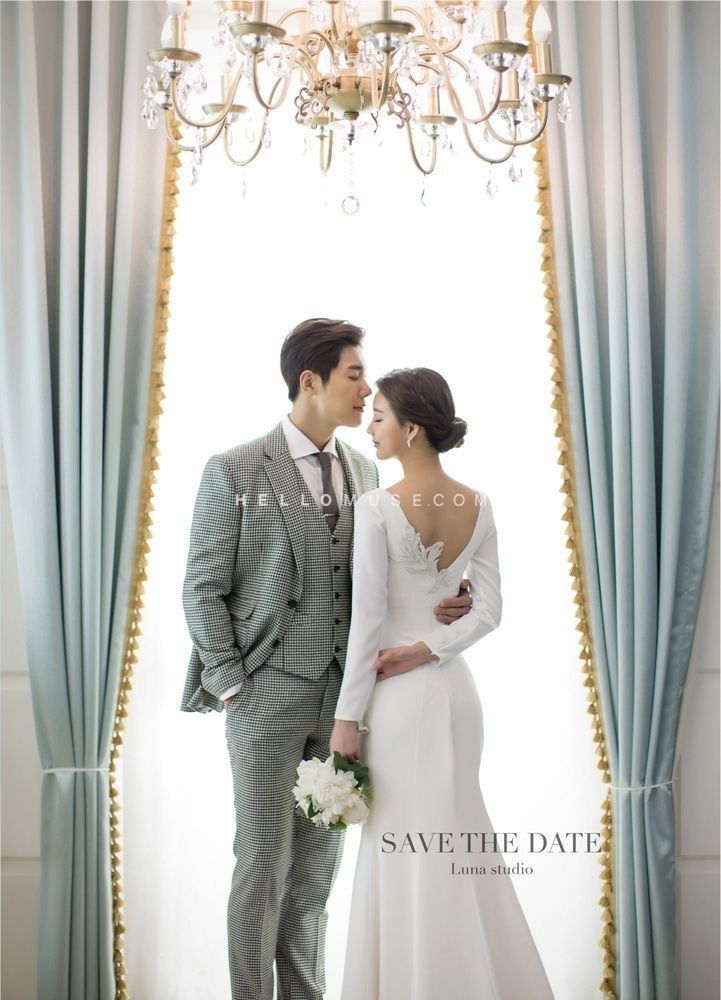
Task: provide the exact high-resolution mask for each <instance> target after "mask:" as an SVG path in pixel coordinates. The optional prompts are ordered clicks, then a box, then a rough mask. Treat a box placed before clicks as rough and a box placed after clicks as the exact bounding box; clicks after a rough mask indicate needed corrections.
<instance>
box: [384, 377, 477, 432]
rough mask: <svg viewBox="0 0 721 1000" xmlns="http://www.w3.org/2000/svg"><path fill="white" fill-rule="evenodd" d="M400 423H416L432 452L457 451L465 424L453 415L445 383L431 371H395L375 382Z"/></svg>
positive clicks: (449, 391)
mask: <svg viewBox="0 0 721 1000" xmlns="http://www.w3.org/2000/svg"><path fill="white" fill-rule="evenodd" d="M376 385H377V386H378V389H379V391H380V392H382V393H383V395H384V396H385V398H386V399H387V400H388V403H389V405H390V407H391V409H392V410H393V413H394V414H395V417H396V419H397V420H398V421H400V422H401V423H404V422H406V421H408V422H410V423H413V424H419V426H421V427H422V428H423V429H424V430H425V432H426V437H427V438H428V442H429V444H430V445H431V446H432V447H433V448H435V449H436V451H440V452H443V451H450V449H451V448H460V446H461V445H462V444H463V439H464V438H465V436H466V431H467V430H468V424H467V423H466V422H465V420H461V418H460V417H457V416H456V406H455V403H454V402H453V396H452V394H451V390H450V388H449V385H448V383H447V382H446V380H445V379H444V378H443V376H442V375H439V374H438V372H436V371H433V369H432V368H395V369H393V371H390V372H388V374H387V375H384V376H383V377H382V378H379V379H378V381H377V382H376Z"/></svg>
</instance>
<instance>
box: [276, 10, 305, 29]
mask: <svg viewBox="0 0 721 1000" xmlns="http://www.w3.org/2000/svg"><path fill="white" fill-rule="evenodd" d="M307 13H308V11H307V9H306V8H305V7H293V8H292V10H287V11H286V12H285V14H281V15H280V17H279V18H278V27H279V28H280V27H281V25H283V24H284V23H285V22H286V21H288V20H290V18H291V17H293V15H294V14H307Z"/></svg>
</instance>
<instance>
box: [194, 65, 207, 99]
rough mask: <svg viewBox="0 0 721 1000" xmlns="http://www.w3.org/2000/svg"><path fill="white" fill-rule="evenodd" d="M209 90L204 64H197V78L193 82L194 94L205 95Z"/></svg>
mask: <svg viewBox="0 0 721 1000" xmlns="http://www.w3.org/2000/svg"><path fill="white" fill-rule="evenodd" d="M207 89H208V81H207V80H206V78H205V70H204V69H203V64H202V63H196V66H195V78H194V80H193V92H194V93H196V94H204V93H205V92H206V90H207Z"/></svg>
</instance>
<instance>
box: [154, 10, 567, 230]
mask: <svg viewBox="0 0 721 1000" xmlns="http://www.w3.org/2000/svg"><path fill="white" fill-rule="evenodd" d="M506 6H507V3H506V0H490V2H487V3H485V4H481V3H480V2H479V0H470V2H465V3H457V2H455V0H436V2H434V3H430V4H424V5H423V6H422V7H419V8H418V9H415V8H413V7H406V6H403V5H402V4H394V3H392V2H381V3H380V4H379V5H378V19H377V20H373V21H368V22H365V23H359V20H360V17H359V3H358V0H311V2H309V3H307V4H305V5H303V6H300V7H294V8H292V9H289V10H286V11H284V12H283V13H282V14H281V16H280V17H278V19H277V21H276V22H275V23H274V22H272V21H270V20H269V17H268V3H267V2H266V0H254V2H249V0H219V2H217V3H216V4H215V7H216V9H217V11H218V16H219V20H218V30H217V33H216V34H215V35H214V38H213V42H214V44H215V46H216V47H217V48H218V49H219V50H220V56H221V59H222V60H223V72H222V74H221V76H220V87H219V91H220V99H219V100H216V101H211V102H207V103H203V104H202V105H201V107H200V108H199V109H194V110H192V111H191V107H190V105H191V102H194V103H197V100H196V99H197V98H201V99H202V97H203V95H205V94H206V91H207V89H208V84H207V80H206V77H205V71H204V69H203V63H202V59H201V54H200V53H199V52H195V51H193V50H192V49H189V48H187V47H186V45H185V22H186V20H187V9H186V8H187V4H186V0H170V2H169V3H168V9H169V17H168V18H167V20H166V22H165V25H164V27H163V31H162V34H161V47H160V48H157V49H151V50H150V51H149V52H148V58H149V60H150V62H149V64H148V75H147V77H146V79H145V82H144V84H143V93H144V97H145V99H144V103H143V109H142V117H143V119H144V120H145V122H146V124H147V126H148V128H150V129H156V128H158V127H159V125H160V119H161V117H162V118H163V120H164V124H165V131H166V134H167V137H168V139H169V140H170V142H171V143H172V144H173V145H174V146H175V147H177V148H178V149H180V150H183V151H187V152H190V153H192V159H193V165H192V183H195V182H196V181H197V179H198V172H197V168H198V167H199V166H200V164H201V163H202V162H203V151H204V150H205V149H206V148H207V147H208V146H210V145H212V144H213V143H214V142H215V141H216V140H218V139H220V137H221V136H222V140H223V145H224V148H225V153H226V156H227V157H228V159H229V160H230V161H231V163H233V164H235V165H236V166H239V167H244V166H247V165H248V164H249V163H251V162H252V161H253V160H255V159H256V157H258V156H259V154H260V153H261V152H262V150H263V149H264V148H267V147H268V146H270V144H271V133H270V124H269V117H270V115H271V113H272V112H274V111H276V110H277V109H278V108H280V107H281V105H283V104H284V102H285V101H286V99H287V98H288V95H289V94H291V95H292V97H293V100H294V105H295V109H296V111H295V121H296V123H297V124H298V125H299V126H301V128H303V129H305V130H306V133H305V135H306V146H308V145H309V144H312V139H313V138H314V139H316V140H317V143H318V149H319V155H318V164H319V168H320V171H321V173H323V174H327V173H328V171H329V169H330V166H331V162H332V160H333V153H334V138H336V139H340V140H341V144H342V154H343V155H344V156H345V157H346V163H347V174H348V183H349V186H350V190H349V193H348V194H347V195H346V197H345V198H344V199H343V202H342V204H343V210H344V211H346V212H348V214H354V213H355V212H356V211H357V210H358V208H359V202H358V199H357V197H356V196H355V194H354V192H353V190H352V183H353V159H354V148H353V147H354V145H355V144H356V142H357V137H358V134H359V132H360V131H361V130H362V129H364V128H367V127H368V126H370V127H372V131H373V133H378V131H379V127H380V114H381V112H382V111H383V110H385V112H386V115H387V116H390V118H391V119H395V121H396V124H397V127H398V128H401V129H405V131H406V135H407V138H408V144H409V151H410V156H411V159H412V162H413V164H414V165H415V167H416V168H417V169H418V170H419V171H420V173H421V174H422V175H423V178H424V181H425V178H426V177H427V176H428V175H430V174H432V173H433V171H434V170H435V169H436V167H437V164H438V158H439V155H440V154H441V151H444V150H448V151H450V150H452V148H453V144H452V134H453V132H456V131H460V132H462V133H463V135H464V138H465V140H466V144H467V146H468V148H469V149H470V150H471V152H472V153H473V155H474V156H476V157H478V159H479V160H481V161H482V162H483V163H485V164H487V165H488V166H489V170H490V168H491V167H493V166H497V165H499V164H503V163H505V162H507V161H508V160H510V161H511V163H510V166H509V177H510V179H511V180H512V181H517V180H519V179H520V177H521V170H520V167H519V165H518V163H517V161H516V160H515V159H514V156H515V153H516V150H517V149H518V148H519V147H521V146H526V145H529V144H530V143H533V142H535V141H536V140H537V139H538V138H539V136H540V135H541V134H542V133H543V131H544V129H545V128H546V125H547V123H548V114H549V106H550V104H551V102H552V101H554V100H555V101H556V111H557V115H558V118H559V120H560V121H561V122H565V121H567V120H568V117H569V115H570V101H569V97H568V88H569V85H570V83H571V77H570V76H567V75H566V74H564V73H554V72H552V66H551V46H550V44H549V41H550V37H551V22H550V20H549V17H548V15H547V13H546V11H545V10H544V8H543V7H541V6H539V7H538V8H537V9H536V12H535V16H534V19H533V27H532V33H533V39H534V45H533V46H532V48H533V52H529V51H528V49H529V46H527V45H526V44H525V43H523V42H518V41H514V40H512V39H510V38H509V37H508V29H507V24H506ZM484 95H485V96H484ZM201 111H202V114H200V112H201ZM259 116H260V125H258V117H259ZM309 140H310V142H309ZM486 190H487V192H488V193H489V194H492V193H493V192H494V191H495V190H496V185H495V180H492V178H491V177H489V181H488V185H487V189H486Z"/></svg>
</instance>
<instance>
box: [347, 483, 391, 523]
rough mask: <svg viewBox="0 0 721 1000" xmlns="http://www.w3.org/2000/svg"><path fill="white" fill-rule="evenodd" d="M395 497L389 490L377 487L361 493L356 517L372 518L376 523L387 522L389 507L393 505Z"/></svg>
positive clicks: (357, 502)
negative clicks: (386, 516)
mask: <svg viewBox="0 0 721 1000" xmlns="http://www.w3.org/2000/svg"><path fill="white" fill-rule="evenodd" d="M392 503H393V497H392V496H391V495H390V493H389V492H388V490H385V489H383V488H382V487H381V486H377V487H376V488H375V489H374V490H367V491H366V492H365V493H361V495H360V496H359V497H358V500H357V501H356V516H358V514H360V516H361V517H363V518H371V519H373V520H376V521H382V520H385V515H386V512H387V510H388V507H389V506H390V505H392Z"/></svg>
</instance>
